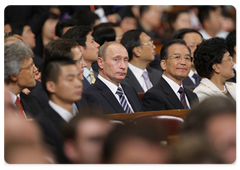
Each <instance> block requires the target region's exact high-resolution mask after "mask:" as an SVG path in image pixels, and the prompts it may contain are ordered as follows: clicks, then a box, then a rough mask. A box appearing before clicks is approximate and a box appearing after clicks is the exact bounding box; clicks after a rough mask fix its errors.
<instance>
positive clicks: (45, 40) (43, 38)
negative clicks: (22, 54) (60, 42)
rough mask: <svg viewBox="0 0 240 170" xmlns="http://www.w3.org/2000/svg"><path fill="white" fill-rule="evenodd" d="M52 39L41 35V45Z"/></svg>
mask: <svg viewBox="0 0 240 170" xmlns="http://www.w3.org/2000/svg"><path fill="white" fill-rule="evenodd" d="M52 40H53V39H51V38H48V37H45V36H42V43H43V46H44V47H45V46H46V45H47V44H48V43H49V42H50V41H52Z"/></svg>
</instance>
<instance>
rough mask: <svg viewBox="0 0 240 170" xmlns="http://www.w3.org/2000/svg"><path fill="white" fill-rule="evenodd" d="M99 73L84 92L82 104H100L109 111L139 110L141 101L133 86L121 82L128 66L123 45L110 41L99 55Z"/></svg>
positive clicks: (103, 46) (126, 54)
mask: <svg viewBox="0 0 240 170" xmlns="http://www.w3.org/2000/svg"><path fill="white" fill-rule="evenodd" d="M97 62H98V65H99V75H98V78H97V80H96V82H95V84H92V85H91V86H89V88H88V89H87V90H86V91H85V92H84V93H83V100H82V102H81V105H85V104H86V105H94V104H96V105H100V106H101V107H103V108H104V109H106V111H107V113H124V112H127V113H129V112H139V111H141V110H142V105H141V101H140V99H139V97H138V94H137V93H136V91H135V90H134V88H133V87H131V86H128V85H124V84H121V83H120V82H121V81H122V80H123V79H124V78H125V76H126V74H127V68H128V53H127V50H126V49H125V48H124V46H123V45H121V44H119V43H116V42H108V43H105V44H104V45H102V46H101V48H100V51H99V57H98V60H97Z"/></svg>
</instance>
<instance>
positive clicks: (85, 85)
mask: <svg viewBox="0 0 240 170" xmlns="http://www.w3.org/2000/svg"><path fill="white" fill-rule="evenodd" d="M93 74H94V77H95V79H97V77H98V73H97V72H96V71H93ZM83 78H84V79H83V81H82V83H83V92H84V91H85V90H87V88H88V87H89V86H90V85H91V84H90V83H89V82H88V80H87V79H86V78H85V77H84V76H83Z"/></svg>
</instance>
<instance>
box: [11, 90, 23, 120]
mask: <svg viewBox="0 0 240 170" xmlns="http://www.w3.org/2000/svg"><path fill="white" fill-rule="evenodd" d="M8 92H9V94H10V96H11V99H12V103H13V104H14V105H15V106H16V104H15V103H16V100H17V97H19V100H20V101H21V98H20V94H18V95H17V96H16V95H15V94H13V93H12V92H10V91H8ZM23 114H24V116H25V118H26V119H27V116H26V113H25V111H24V110H23ZM16 116H18V114H17V113H16Z"/></svg>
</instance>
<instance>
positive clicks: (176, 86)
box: [162, 74, 191, 109]
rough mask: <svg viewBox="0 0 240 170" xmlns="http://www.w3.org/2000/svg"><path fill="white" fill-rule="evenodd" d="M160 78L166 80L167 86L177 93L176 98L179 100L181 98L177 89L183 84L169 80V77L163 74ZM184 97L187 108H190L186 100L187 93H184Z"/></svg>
mask: <svg viewBox="0 0 240 170" xmlns="http://www.w3.org/2000/svg"><path fill="white" fill-rule="evenodd" d="M162 78H164V80H166V81H167V83H168V84H169V86H170V87H171V88H172V90H173V91H174V93H175V94H176V95H177V97H178V99H179V100H180V101H181V98H180V93H179V92H178V90H179V89H180V87H182V88H183V85H182V84H181V86H179V85H178V84H177V83H176V82H174V81H173V80H171V79H170V78H168V77H167V76H165V75H164V74H163V75H162ZM185 99H186V102H187V106H188V108H189V109H190V108H191V107H190V104H189V102H188V98H187V95H186V94H185Z"/></svg>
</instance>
